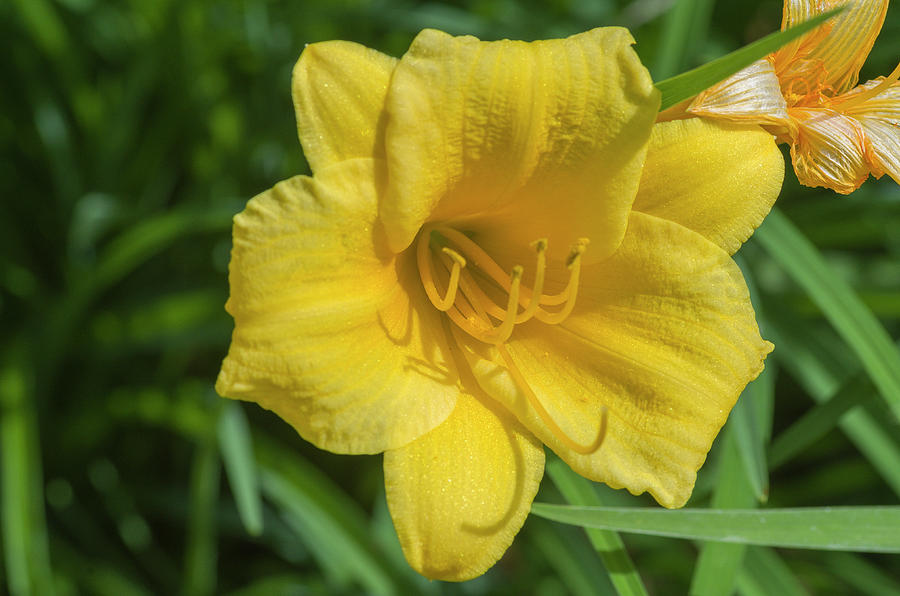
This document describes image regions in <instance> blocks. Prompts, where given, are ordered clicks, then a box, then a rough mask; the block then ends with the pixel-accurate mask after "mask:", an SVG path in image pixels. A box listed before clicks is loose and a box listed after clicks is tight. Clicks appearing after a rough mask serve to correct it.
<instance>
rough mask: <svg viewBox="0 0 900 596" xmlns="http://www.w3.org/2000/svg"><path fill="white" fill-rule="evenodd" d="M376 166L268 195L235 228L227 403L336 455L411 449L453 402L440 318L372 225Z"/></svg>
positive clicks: (350, 164) (347, 165)
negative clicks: (264, 412) (254, 408)
mask: <svg viewBox="0 0 900 596" xmlns="http://www.w3.org/2000/svg"><path fill="white" fill-rule="evenodd" d="M375 180H376V174H375V169H374V165H373V161H372V160H362V159H358V160H351V161H344V162H341V163H339V164H337V165H335V166H333V167H331V168H326V169H325V170H323V171H321V172H320V173H319V174H318V175H317V176H316V177H315V178H307V177H305V176H298V177H296V178H291V179H290V180H287V181H285V182H282V183H280V184H278V185H277V186H275V188H273V189H271V190H269V191H266V192H264V193H262V194H260V195H258V196H256V197H255V198H253V199H252V200H251V201H250V202H249V203H248V204H247V208H246V209H245V210H244V211H243V212H242V213H240V214H239V215H237V216H236V217H235V220H234V248H233V249H232V253H231V265H230V267H229V282H230V285H231V296H230V298H229V299H228V303H227V304H226V309H227V310H228V312H229V313H231V315H232V316H233V317H234V321H235V329H234V334H233V336H232V342H231V347H230V349H229V351H228V357H227V358H226V359H225V362H224V363H223V364H222V371H221V372H220V374H219V378H218V381H217V383H216V390H217V391H218V392H219V394H221V395H223V396H227V397H232V398H239V399H245V400H249V401H255V402H257V403H259V404H260V405H261V406H263V407H265V408H268V409H270V410H273V411H274V412H275V413H277V414H278V415H279V416H281V417H282V418H283V419H285V420H286V421H287V422H289V423H290V424H292V425H293V426H294V427H295V428H296V429H297V431H298V432H299V433H300V434H301V435H302V436H303V438H305V439H306V440H308V441H310V442H312V443H314V444H315V445H317V446H319V447H321V448H323V449H328V450H329V451H334V452H339V453H377V452H380V451H383V450H385V449H392V448H395V447H399V446H400V445H404V444H405V443H408V442H409V441H411V440H413V439H415V438H416V437H418V436H420V435H422V434H423V433H425V432H428V431H429V430H431V429H432V428H434V427H435V426H437V425H438V424H440V423H441V422H443V420H444V419H445V418H446V417H447V416H448V415H449V413H450V412H451V411H452V409H453V406H454V404H455V402H456V396H457V394H458V389H457V382H456V372H455V371H456V368H455V366H454V364H453V362H452V360H451V359H450V358H449V356H448V354H449V351H448V348H447V344H446V340H445V334H444V331H443V328H442V323H441V321H440V318H439V313H438V312H437V311H436V310H435V309H434V308H432V307H431V305H430V304H428V299H427V298H426V297H425V295H424V292H423V291H422V289H421V283H420V282H419V279H418V274H417V273H416V270H415V263H414V262H410V261H409V260H408V259H406V258H405V256H404V258H402V259H398V258H395V257H394V255H393V254H392V253H391V252H390V251H389V250H388V249H387V243H386V239H385V237H384V232H383V230H382V229H381V228H380V226H379V225H378V222H377V196H378V192H377V189H376V187H375V182H374V181H375Z"/></svg>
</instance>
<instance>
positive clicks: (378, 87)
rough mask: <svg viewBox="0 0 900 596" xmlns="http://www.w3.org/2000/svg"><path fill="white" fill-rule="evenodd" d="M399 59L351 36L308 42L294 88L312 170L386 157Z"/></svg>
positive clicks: (296, 69)
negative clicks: (387, 106) (390, 94)
mask: <svg viewBox="0 0 900 596" xmlns="http://www.w3.org/2000/svg"><path fill="white" fill-rule="evenodd" d="M396 64H397V59H396V58H392V57H391V56H386V55H385V54H382V53H380V52H377V51H375V50H372V49H369V48H367V47H365V46H361V45H359V44H357V43H352V42H349V41H326V42H322V43H314V44H311V45H309V46H307V47H306V49H304V50H303V53H302V54H300V59H299V60H297V64H296V65H295V66H294V74H293V79H292V81H291V90H292V95H293V98H294V111H295V113H296V116H297V133H298V134H299V136H300V143H301V144H302V145H303V153H304V155H305V156H306V160H307V162H309V165H310V167H311V168H312V170H313V172H318V170H319V169H321V168H323V167H326V166H328V165H330V164H333V163H337V162H339V161H343V160H345V159H353V158H356V157H376V158H384V126H385V114H384V100H385V96H386V95H387V88H388V84H389V83H390V80H391V74H392V73H393V72H394V67H395V66H396Z"/></svg>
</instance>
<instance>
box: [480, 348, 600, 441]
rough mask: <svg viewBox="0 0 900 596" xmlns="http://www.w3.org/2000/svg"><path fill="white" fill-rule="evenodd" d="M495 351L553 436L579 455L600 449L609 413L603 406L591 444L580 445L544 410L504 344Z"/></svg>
mask: <svg viewBox="0 0 900 596" xmlns="http://www.w3.org/2000/svg"><path fill="white" fill-rule="evenodd" d="M497 351H498V352H500V356H501V357H502V358H503V362H504V363H506V369H507V370H508V371H509V374H510V375H512V378H513V381H514V382H515V384H516V387H518V388H519V390H520V391H521V392H522V393H524V394H525V398H526V399H527V400H528V404H529V405H530V406H531V407H532V409H533V410H534V411H535V412H537V415H538V416H539V417H540V418H541V420H542V421H543V422H544V424H546V425H547V428H548V429H550V432H551V433H553V436H555V437H556V438H557V439H559V440H560V442H562V443H563V444H564V445H565V446H566V447H568V448H569V449H571V450H572V451H574V452H575V453H579V454H581V455H590V454H592V453H594V452H595V451H597V450H598V449H600V446H601V445H602V444H603V440H604V439H605V438H606V428H607V422H608V421H607V419H608V418H609V413H608V411H607V409H606V407H605V406H604V407H603V408H602V409H601V413H600V425H599V428H598V429H597V436H596V437H595V438H594V440H593V442H591V444H589V445H582V444H581V443H578V442H576V441H575V440H574V439H573V438H572V437H570V436H569V435H567V434H566V432H565V431H564V430H563V429H561V428H560V427H559V425H558V424H557V423H556V421H555V420H553V418H552V417H551V416H550V413H549V412H548V411H547V410H546V408H544V405H543V404H542V403H541V400H539V399H538V397H537V395H535V393H534V391H533V390H532V389H531V387H530V386H529V385H528V382H527V381H526V380H525V377H524V376H523V375H522V372H521V371H520V370H519V367H517V366H516V363H515V362H513V359H512V357H511V356H510V355H509V351H507V349H506V346H503V345H498V346H497Z"/></svg>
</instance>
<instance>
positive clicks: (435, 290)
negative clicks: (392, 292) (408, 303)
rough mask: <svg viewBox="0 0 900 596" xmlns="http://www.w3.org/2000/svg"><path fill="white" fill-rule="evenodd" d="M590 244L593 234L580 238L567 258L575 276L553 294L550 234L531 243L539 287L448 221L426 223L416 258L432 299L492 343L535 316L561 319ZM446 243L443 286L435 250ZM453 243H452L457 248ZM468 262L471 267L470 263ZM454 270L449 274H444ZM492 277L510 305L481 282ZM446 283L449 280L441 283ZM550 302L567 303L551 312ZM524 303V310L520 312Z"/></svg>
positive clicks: (575, 289)
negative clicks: (547, 289) (549, 291)
mask: <svg viewBox="0 0 900 596" xmlns="http://www.w3.org/2000/svg"><path fill="white" fill-rule="evenodd" d="M587 245H588V240H587V239H584V238H582V239H580V240H578V241H577V242H576V243H575V245H574V246H573V247H572V250H571V252H570V254H569V256H568V258H567V259H566V266H567V267H568V269H569V271H570V273H569V281H568V283H567V285H566V288H565V289H564V290H563V292H561V293H560V294H556V295H552V296H547V295H545V294H544V293H543V292H544V283H545V279H546V274H547V254H546V253H547V246H548V243H547V239H545V238H541V239H538V240H535V241H534V242H532V243H531V247H532V248H534V250H535V253H536V255H535V272H534V286H533V287H532V288H529V287H527V286H523V285H522V275H523V269H522V267H521V266H518V265H517V266H516V267H513V269H512V272H511V273H510V274H507V273H506V272H504V271H503V269H502V268H501V267H500V266H499V265H498V264H497V263H496V262H495V261H494V260H493V259H492V258H491V257H490V255H488V254H487V253H486V252H485V251H484V250H483V249H482V248H481V247H479V246H478V245H477V244H476V243H475V242H474V241H473V240H472V239H471V238H469V237H468V236H466V235H465V234H462V233H461V232H459V231H457V230H455V229H453V228H449V227H444V226H434V227H426V228H425V229H424V230H423V231H422V232H421V233H420V235H419V240H418V244H417V246H416V258H417V261H418V265H419V276H420V277H421V279H422V285H423V287H424V289H425V292H426V294H427V295H428V299H429V300H430V301H431V303H432V304H433V305H434V307H435V308H437V309H438V310H440V311H442V312H446V313H447V315H448V316H449V317H450V319H451V320H452V321H453V322H454V323H455V324H456V325H458V326H459V327H460V328H461V329H462V330H464V331H465V332H466V333H468V334H469V335H471V336H472V337H475V338H476V339H478V340H480V341H483V342H485V343H489V344H494V345H497V344H501V343H503V342H505V341H507V340H508V339H509V337H510V335H511V334H512V331H513V327H515V325H517V324H520V323H524V322H526V321H529V320H530V319H531V318H532V317H534V318H536V319H538V320H539V321H542V322H544V323H549V324H556V323H561V322H562V321H564V320H565V319H566V317H568V316H569V314H570V313H571V312H572V309H573V308H574V306H575V299H576V298H577V295H578V283H579V279H580V268H581V255H582V254H583V253H584V251H585V249H586V247H587ZM438 247H440V249H441V253H440V258H441V259H440V260H441V261H442V264H443V266H444V267H445V269H444V271H442V275H441V277H442V278H443V279H447V280H448V281H447V287H446V289H444V290H439V285H438V280H437V279H436V276H435V274H434V262H433V261H434V254H433V252H436V249H437V248H438ZM451 247H452V248H451ZM467 265H468V266H467ZM471 269H477V270H478V273H479V274H480V275H481V276H483V277H479V278H476V276H475V275H473V274H472V273H470V272H469V270H471ZM444 274H448V276H447V277H443V275H444ZM484 278H487V279H489V280H490V281H491V282H493V283H494V284H496V286H497V287H498V288H499V289H501V290H503V291H505V293H506V294H507V304H506V305H505V308H504V307H503V306H501V305H500V304H498V303H497V302H495V301H494V298H492V297H491V295H489V294H488V293H486V292H485V290H484V289H483V288H482V287H481V283H482V282H484V281H485V279H484ZM441 285H443V284H441ZM546 306H561V308H560V310H559V311H558V312H548V311H547V310H545V308H544V307H546ZM519 307H521V308H522V312H519Z"/></svg>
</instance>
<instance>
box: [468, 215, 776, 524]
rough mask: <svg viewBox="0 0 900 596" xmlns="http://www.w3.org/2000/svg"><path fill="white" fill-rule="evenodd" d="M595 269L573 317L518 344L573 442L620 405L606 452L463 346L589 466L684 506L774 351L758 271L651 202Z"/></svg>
mask: <svg viewBox="0 0 900 596" xmlns="http://www.w3.org/2000/svg"><path fill="white" fill-rule="evenodd" d="M582 275H583V281H582V286H581V288H580V290H579V297H578V303H577V304H576V306H575V311H574V312H573V314H572V315H571V316H570V317H569V318H568V319H567V320H566V321H565V322H564V323H562V324H560V325H556V326H548V325H542V324H540V323H538V322H534V323H532V322H529V323H526V324H524V325H522V326H521V328H517V329H516V331H515V333H514V334H513V336H512V338H511V339H510V341H509V343H508V344H507V346H506V347H507V349H508V351H509V354H510V356H511V357H512V359H513V361H514V362H515V363H516V365H517V367H518V368H519V370H520V371H521V372H522V376H523V377H524V378H525V380H526V381H527V382H528V384H529V386H530V387H531V389H532V390H533V392H534V394H535V395H536V396H537V398H538V399H539V400H540V402H541V404H542V405H543V407H544V408H546V410H547V412H548V413H549V415H550V417H551V418H552V419H553V420H554V421H555V423H556V424H558V426H559V427H560V429H561V430H562V431H563V432H564V433H565V434H566V435H567V436H568V437H569V438H570V439H571V440H573V441H575V442H577V443H579V444H581V445H591V444H592V443H593V441H594V439H595V437H596V436H597V432H598V428H599V424H600V420H601V417H602V414H601V412H602V408H603V407H606V408H608V428H607V433H606V438H605V441H604V442H603V444H602V445H601V447H600V448H599V450H597V451H595V452H594V453H592V454H590V455H580V454H578V453H576V452H575V451H574V450H572V449H570V448H569V447H567V446H566V445H565V444H564V443H563V442H562V441H561V440H560V439H559V438H558V437H557V436H556V434H555V433H554V432H551V430H549V429H548V427H547V425H546V424H545V423H544V422H543V420H542V419H541V417H540V416H539V415H538V414H537V413H536V412H535V411H534V409H533V408H532V407H531V406H530V405H529V403H528V399H527V397H526V396H525V395H524V394H523V392H522V391H521V390H520V388H519V387H518V386H517V385H516V384H515V382H514V381H513V379H512V378H511V376H510V375H509V373H507V372H506V369H505V368H504V366H503V361H502V359H500V358H498V357H497V352H496V350H495V349H493V348H490V347H487V346H485V345H484V344H481V345H478V344H477V343H476V342H465V343H464V344H463V345H464V350H463V352H464V353H465V354H466V357H467V359H468V360H469V362H470V365H471V367H472V369H473V372H474V373H475V376H476V378H477V379H478V382H479V383H480V384H481V386H482V387H483V388H484V389H485V390H486V391H487V393H488V394H489V395H491V396H492V397H494V398H495V399H497V400H498V401H500V402H501V403H503V404H504V405H505V406H506V407H508V408H509V409H511V410H512V411H513V412H514V413H515V414H516V416H517V417H518V418H519V420H521V421H522V422H523V424H524V425H525V426H526V427H527V428H528V429H529V430H530V431H531V432H533V433H534V434H535V435H537V436H538V438H540V439H541V440H542V441H543V442H544V443H546V444H547V445H548V446H549V447H550V448H552V449H553V450H554V451H555V452H556V453H558V454H559V455H560V457H562V458H563V459H564V460H565V461H566V462H567V463H568V464H569V465H570V466H572V468H573V469H574V470H575V471H577V472H578V473H579V474H581V475H583V476H586V477H588V478H591V479H594V480H598V481H601V482H605V483H607V484H609V485H610V486H613V487H616V488H622V487H625V488H627V489H628V490H629V491H631V492H632V493H635V494H638V493H641V492H644V491H649V492H650V493H651V494H652V495H653V496H654V498H655V499H656V500H657V501H658V502H659V503H660V504H661V505H663V506H665V507H680V506H681V505H684V503H685V501H687V499H688V497H689V496H690V494H691V491H692V489H693V485H694V480H695V477H696V472H697V470H698V469H699V468H700V466H701V465H702V464H703V461H704V460H705V458H706V454H707V452H708V451H709V448H710V445H711V444H712V441H713V438H714V437H715V436H716V434H717V433H718V431H719V429H720V428H721V426H722V424H723V423H724V422H725V419H726V417H727V416H728V413H729V411H730V410H731V408H732V406H733V405H734V403H735V401H736V400H737V397H738V395H739V394H740V393H741V391H742V390H743V389H744V387H745V386H746V384H747V383H748V382H750V381H751V380H752V379H754V378H755V377H756V376H757V375H758V374H759V372H760V371H761V370H762V368H763V360H764V358H765V355H766V354H767V353H768V352H769V351H770V350H771V349H772V346H771V344H769V343H768V342H766V341H763V339H762V338H761V337H760V336H759V330H758V327H757V324H756V320H755V318H754V313H753V308H752V306H751V304H750V298H749V295H748V292H747V287H746V285H745V283H744V279H743V277H742V275H741V272H740V270H739V269H738V267H737V266H736V265H735V264H734V262H733V261H732V260H731V258H730V257H729V256H728V254H727V253H726V252H725V251H723V250H722V249H721V248H719V247H717V246H716V245H714V244H712V243H711V242H709V241H708V240H706V239H705V238H703V237H702V236H700V235H699V234H697V233H695V232H692V231H691V230H688V229H687V228H685V227H683V226H680V225H678V224H676V223H674V222H671V221H667V220H663V219H660V218H657V217H653V216H650V215H645V214H643V213H639V212H633V213H632V214H631V217H630V220H629V225H628V232H627V234H626V235H625V239H624V240H623V242H622V244H621V246H620V247H619V249H618V251H617V252H616V253H615V254H614V255H613V256H612V257H611V258H609V259H608V260H607V261H605V262H603V263H600V264H596V265H593V266H591V267H585V268H584V270H583V272H582ZM455 336H456V337H457V341H458V342H460V341H461V340H460V338H461V334H456V335H455Z"/></svg>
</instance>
